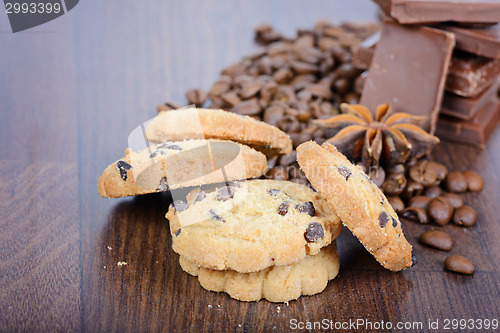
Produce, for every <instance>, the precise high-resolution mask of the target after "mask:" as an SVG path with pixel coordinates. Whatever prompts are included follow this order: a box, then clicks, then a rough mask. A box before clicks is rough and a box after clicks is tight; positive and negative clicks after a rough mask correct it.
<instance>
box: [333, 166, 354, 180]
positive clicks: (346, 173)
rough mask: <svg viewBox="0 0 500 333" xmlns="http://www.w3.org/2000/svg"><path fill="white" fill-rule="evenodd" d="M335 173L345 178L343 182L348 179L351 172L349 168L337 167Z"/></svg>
mask: <svg viewBox="0 0 500 333" xmlns="http://www.w3.org/2000/svg"><path fill="white" fill-rule="evenodd" d="M337 171H338V172H339V173H340V174H341V175H342V177H344V178H345V180H349V177H351V176H352V173H351V170H349V168H348V167H346V166H343V165H342V166H339V167H338V168H337Z"/></svg>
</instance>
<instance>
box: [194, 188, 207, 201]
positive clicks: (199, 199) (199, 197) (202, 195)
mask: <svg viewBox="0 0 500 333" xmlns="http://www.w3.org/2000/svg"><path fill="white" fill-rule="evenodd" d="M205 197H206V195H205V191H203V190H201V191H200V192H198V195H196V199H194V202H195V203H196V202H198V201H201V200H203V199H205Z"/></svg>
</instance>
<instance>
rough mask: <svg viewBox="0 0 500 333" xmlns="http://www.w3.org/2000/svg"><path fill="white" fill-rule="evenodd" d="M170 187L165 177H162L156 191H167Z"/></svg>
mask: <svg viewBox="0 0 500 333" xmlns="http://www.w3.org/2000/svg"><path fill="white" fill-rule="evenodd" d="M168 190H170V188H169V187H168V184H167V177H163V178H162V179H160V185H159V186H158V191H168Z"/></svg>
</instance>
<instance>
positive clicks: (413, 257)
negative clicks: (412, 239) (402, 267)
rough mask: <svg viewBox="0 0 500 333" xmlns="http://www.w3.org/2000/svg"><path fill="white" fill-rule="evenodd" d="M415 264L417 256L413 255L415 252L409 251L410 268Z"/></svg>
mask: <svg viewBox="0 0 500 333" xmlns="http://www.w3.org/2000/svg"><path fill="white" fill-rule="evenodd" d="M416 264H417V255H416V254H415V250H414V249H412V250H411V267H413V266H415V265H416Z"/></svg>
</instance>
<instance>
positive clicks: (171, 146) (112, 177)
mask: <svg viewBox="0 0 500 333" xmlns="http://www.w3.org/2000/svg"><path fill="white" fill-rule="evenodd" d="M266 167H267V159H266V157H265V155H264V154H262V153H261V152H258V151H256V150H254V149H252V148H250V147H248V146H245V145H242V144H239V143H235V142H231V141H223V140H185V141H177V142H164V143H161V144H158V145H152V146H150V147H149V148H147V149H144V150H142V151H139V152H135V151H132V150H130V149H126V150H125V156H124V157H123V158H122V159H120V160H118V161H117V162H115V163H113V164H111V165H109V166H108V167H107V168H106V169H105V170H104V172H103V174H102V175H101V177H100V178H99V194H100V195H101V196H103V197H106V198H120V197H126V196H131V195H139V194H146V193H154V192H161V191H167V190H170V189H177V188H183V187H190V186H199V185H203V184H214V183H221V182H225V181H232V180H240V179H248V178H255V177H260V176H262V175H263V174H264V173H265V171H266Z"/></svg>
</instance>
